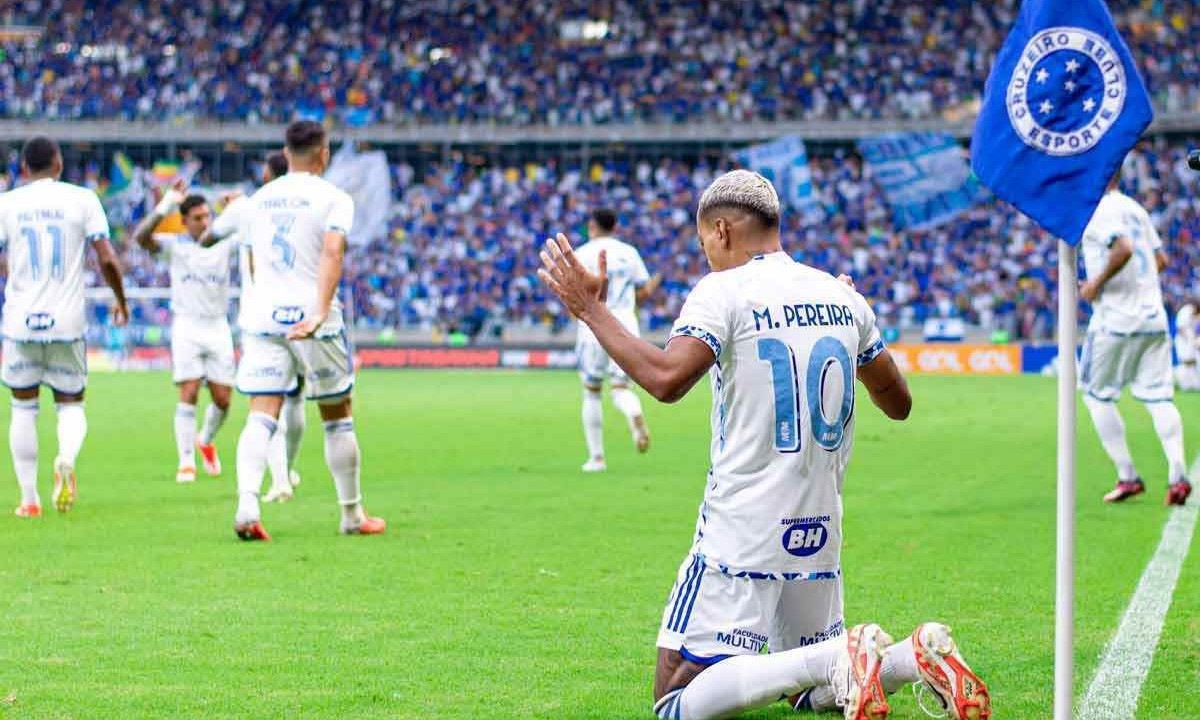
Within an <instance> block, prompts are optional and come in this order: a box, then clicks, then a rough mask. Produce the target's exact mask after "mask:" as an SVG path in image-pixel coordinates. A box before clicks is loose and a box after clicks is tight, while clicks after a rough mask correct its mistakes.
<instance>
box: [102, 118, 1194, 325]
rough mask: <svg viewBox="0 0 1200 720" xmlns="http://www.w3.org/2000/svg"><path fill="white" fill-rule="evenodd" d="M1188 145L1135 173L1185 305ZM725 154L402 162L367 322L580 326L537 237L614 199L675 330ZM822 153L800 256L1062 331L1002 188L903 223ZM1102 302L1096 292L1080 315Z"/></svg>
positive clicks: (1053, 271)
mask: <svg viewBox="0 0 1200 720" xmlns="http://www.w3.org/2000/svg"><path fill="white" fill-rule="evenodd" d="M1186 148H1187V145H1186V144H1184V143H1180V144H1176V143H1167V142H1166V141H1165V140H1162V139H1158V140H1154V141H1146V142H1144V143H1142V145H1141V146H1140V147H1139V149H1138V150H1137V151H1135V152H1134V153H1133V154H1132V155H1131V156H1130V158H1129V160H1128V161H1127V163H1126V170H1125V173H1124V187H1125V189H1126V190H1127V191H1129V192H1131V193H1133V194H1135V195H1136V196H1137V197H1138V198H1139V199H1140V200H1141V201H1142V202H1143V203H1145V204H1146V206H1147V207H1148V209H1149V210H1150V212H1151V214H1152V217H1153V218H1154V220H1155V222H1156V224H1157V225H1158V227H1159V228H1160V232H1161V234H1162V237H1163V240H1164V243H1165V246H1166V249H1167V251H1168V253H1169V254H1170V255H1171V257H1172V262H1171V264H1170V266H1169V267H1168V269H1167V270H1166V272H1165V274H1164V283H1163V285H1164V290H1165V293H1166V300H1167V304H1168V306H1169V307H1170V308H1172V309H1174V308H1177V307H1179V305H1180V304H1181V301H1182V300H1183V299H1184V298H1185V297H1195V296H1197V295H1200V242H1196V241H1197V240H1200V200H1197V199H1196V196H1197V190H1200V188H1198V187H1197V176H1196V174H1195V173H1193V172H1192V171H1190V170H1188V169H1187V167H1186V162H1185V154H1186ZM725 169H727V167H726V166H719V167H718V166H708V165H704V164H700V165H688V164H685V163H682V162H679V161H674V160H664V161H662V162H660V163H658V164H651V163H649V162H645V161H641V162H632V163H621V162H610V163H608V164H607V165H595V166H591V167H588V168H578V167H570V168H568V167H560V166H557V165H556V164H554V163H548V164H540V165H534V164H531V165H526V166H523V167H519V168H518V167H476V166H473V165H470V164H468V163H465V162H454V163H449V164H446V165H442V166H437V167H434V168H432V169H431V170H430V171H429V172H428V173H427V174H426V175H425V176H424V177H423V178H418V177H417V174H416V173H415V172H414V170H413V169H412V168H411V167H408V166H406V165H396V166H394V167H393V176H394V180H395V199H394V204H393V207H392V219H391V222H390V235H389V236H388V237H387V238H383V239H379V240H376V241H375V242H372V243H370V244H367V245H365V246H361V247H357V248H355V249H353V250H352V251H351V252H350V253H349V254H348V256H347V282H346V289H347V291H348V295H347V296H348V297H350V298H352V305H353V307H352V311H353V322H354V324H355V325H357V326H358V327H360V328H363V329H376V330H382V329H386V328H395V327H422V328H427V329H430V330H438V331H441V332H447V331H451V330H458V331H461V332H464V333H466V334H467V335H475V334H477V333H478V332H480V331H482V330H485V329H489V328H503V327H515V326H543V327H549V328H552V329H565V328H567V327H569V325H570V320H569V317H568V316H567V314H566V313H565V311H564V310H563V308H561V307H560V306H559V305H558V303H557V302H556V301H555V300H554V299H553V298H552V297H551V296H550V295H549V293H548V292H546V291H545V289H544V288H543V286H542V285H541V283H540V282H538V280H537V277H536V275H535V273H536V268H537V266H538V262H537V255H536V248H537V247H538V245H539V243H540V241H541V240H543V239H544V238H545V237H547V236H549V235H550V234H552V233H554V232H557V231H566V232H568V233H569V234H571V235H572V236H573V237H574V238H577V239H578V238H581V237H582V236H583V234H584V228H585V226H586V220H587V215H588V212H589V211H590V210H591V209H593V208H595V207H599V206H602V205H607V206H612V207H614V208H615V209H616V210H617V211H618V213H619V216H620V218H621V221H620V226H619V232H618V234H619V235H620V236H621V237H622V238H624V239H626V240H628V241H630V242H633V243H634V244H636V245H637V246H638V247H639V248H640V249H641V251H642V253H643V255H644V257H645V259H646V263H647V265H648V266H649V267H650V269H651V271H652V272H655V271H658V272H662V273H663V276H664V282H663V285H662V288H661V289H660V290H659V291H658V292H656V293H655V294H654V295H653V296H652V297H651V299H650V300H649V301H648V303H647V304H646V306H645V307H644V314H643V318H644V321H645V322H646V323H648V324H649V325H650V326H651V327H653V328H661V327H663V326H664V325H666V324H668V323H670V322H671V321H672V320H673V319H674V318H675V317H676V315H677V313H678V311H679V309H680V307H681V305H682V303H683V300H684V298H685V297H686V294H687V291H688V289H689V288H690V287H691V286H692V285H694V284H695V282H696V281H697V280H698V279H699V278H700V277H701V276H702V275H703V274H704V272H705V264H704V260H703V256H702V254H701V253H700V251H699V248H698V245H697V240H696V235H695V228H694V216H693V212H694V208H695V202H696V198H697V197H698V196H699V192H700V191H701V190H702V189H703V188H704V187H705V186H706V185H707V184H708V183H709V181H710V180H711V178H712V177H713V176H714V174H715V173H717V172H720V171H722V170H725ZM812 169H813V181H814V189H815V192H816V193H817V194H818V196H819V198H820V205H821V206H822V212H821V213H819V216H809V217H805V216H803V215H802V214H800V213H797V212H788V213H786V214H785V217H784V229H783V232H784V241H785V247H787V248H788V250H789V251H790V252H791V253H792V254H793V255H794V256H795V257H796V258H797V259H799V260H802V261H804V262H807V263H809V264H812V265H814V266H816V267H819V268H823V269H826V270H828V271H830V272H833V273H848V274H850V275H852V276H853V277H854V278H855V281H856V283H857V286H858V288H859V289H860V290H861V291H862V292H863V293H864V294H865V295H866V296H867V297H868V298H869V299H870V300H871V302H872V304H873V306H874V307H875V309H876V312H877V313H878V315H879V317H880V320H881V323H882V324H883V325H884V326H885V327H892V328H897V329H904V328H917V327H920V325H921V324H922V322H923V321H924V320H926V319H927V318H946V317H958V318H962V319H964V320H965V321H967V322H968V323H971V324H978V325H980V326H981V327H983V328H985V329H988V330H993V331H1003V332H1005V333H1007V334H1008V335H1009V336H1010V337H1012V338H1014V339H1044V338H1049V337H1051V336H1052V335H1053V332H1054V318H1055V309H1056V305H1055V303H1056V297H1055V292H1054V288H1055V283H1056V282H1057V266H1056V263H1057V259H1056V258H1057V251H1056V245H1055V240H1054V239H1053V238H1051V237H1050V236H1049V235H1048V234H1046V233H1045V232H1043V231H1042V230H1041V229H1039V228H1037V227H1036V226H1034V225H1033V224H1032V223H1031V222H1030V221H1028V220H1027V219H1026V218H1025V217H1024V216H1022V215H1021V214H1020V213H1018V212H1016V211H1015V210H1013V209H1012V208H1010V207H1008V206H1006V205H1003V204H1002V203H1000V202H998V201H996V200H995V199H989V200H985V201H984V202H981V203H980V204H978V205H976V206H975V207H973V208H972V209H970V210H968V211H966V212H965V213H963V214H962V215H960V216H959V217H958V218H956V219H955V220H952V221H950V222H948V223H945V224H943V225H941V226H939V227H937V228H934V229H931V230H925V231H911V230H899V229H896V228H895V227H893V224H892V222H891V217H890V215H889V212H888V208H887V204H886V202H885V201H884V199H883V197H882V194H881V193H880V191H879V190H878V188H877V187H876V186H875V185H874V184H873V183H872V182H871V181H870V179H869V178H868V177H865V176H864V172H863V168H862V166H861V165H860V162H859V160H858V158H857V156H855V155H853V154H851V153H844V154H837V155H834V156H829V157H823V158H815V159H814V160H813V161H812ZM125 260H126V263H127V265H128V267H129V268H130V273H131V278H132V283H131V284H133V285H135V286H140V287H156V286H157V287H165V286H166V285H167V280H168V278H167V272H166V267H165V265H164V264H162V263H158V262H156V261H154V260H153V259H152V258H150V257H149V256H147V255H146V254H145V253H143V252H142V251H140V250H137V249H133V248H129V247H126V248H125ZM1086 312H1087V308H1086V307H1084V306H1081V309H1080V319H1081V320H1083V319H1084V318H1085V317H1086ZM167 317H168V316H167V310H166V307H165V302H159V303H143V304H140V305H138V306H137V307H136V308H135V324H137V323H138V322H141V323H146V324H159V323H165V322H166V319H167Z"/></svg>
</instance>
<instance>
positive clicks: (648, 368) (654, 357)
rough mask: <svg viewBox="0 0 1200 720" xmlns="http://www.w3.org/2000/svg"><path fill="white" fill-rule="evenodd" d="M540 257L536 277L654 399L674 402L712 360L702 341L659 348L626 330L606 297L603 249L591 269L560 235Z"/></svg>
mask: <svg viewBox="0 0 1200 720" xmlns="http://www.w3.org/2000/svg"><path fill="white" fill-rule="evenodd" d="M541 259H542V268H541V269H540V270H538V276H539V277H541V279H542V281H543V282H545V283H546V285H548V286H549V287H550V289H551V290H552V291H553V292H554V294H555V295H557V296H558V298H559V299H560V300H562V302H563V304H564V305H566V306H567V309H568V310H570V311H571V314H572V315H574V316H575V317H577V318H579V320H580V322H582V323H584V324H585V325H587V326H588V328H590V329H591V331H592V333H593V334H594V335H595V336H596V340H597V341H598V342H599V343H600V345H601V346H602V347H603V348H604V350H605V352H607V353H608V355H609V357H611V358H612V359H613V360H614V361H616V363H617V365H619V366H621V369H623V370H624V371H625V372H626V373H628V374H629V377H631V378H633V380H634V382H636V383H637V384H638V385H640V386H642V388H644V389H645V390H646V392H648V393H650V394H651V395H653V396H654V398H655V399H657V400H659V401H661V402H666V403H672V402H676V401H677V400H679V399H680V398H682V397H683V396H684V395H686V394H687V392H688V390H691V389H692V386H694V385H695V384H696V383H697V382H698V381H699V380H700V378H702V377H704V374H705V373H707V372H708V369H709V368H710V367H712V364H713V363H714V362H716V357H715V356H714V355H713V351H712V349H711V348H710V347H709V346H708V344H706V343H705V342H703V341H702V340H698V339H696V338H692V337H686V336H680V337H676V338H673V339H672V340H671V341H670V342H669V343H667V347H666V349H662V348H659V347H657V346H655V345H653V344H651V343H649V342H647V341H646V340H643V339H641V338H639V337H637V336H635V335H634V334H633V333H631V332H629V331H628V330H626V329H625V326H624V325H622V324H621V322H620V321H619V320H617V318H616V317H615V316H613V314H612V312H611V311H609V309H608V306H607V305H606V304H605V302H604V299H605V294H606V291H607V289H608V287H607V286H608V278H607V272H608V260H607V258H606V257H605V254H604V253H603V252H601V253H600V258H599V272H598V273H590V272H588V270H587V268H585V267H584V266H583V264H582V263H580V262H579V259H578V258H577V257H576V256H575V252H574V250H572V248H571V243H570V241H568V240H567V238H566V236H565V235H562V234H559V235H558V237H557V238H556V239H553V240H547V241H546V248H545V249H544V250H543V251H542V253H541Z"/></svg>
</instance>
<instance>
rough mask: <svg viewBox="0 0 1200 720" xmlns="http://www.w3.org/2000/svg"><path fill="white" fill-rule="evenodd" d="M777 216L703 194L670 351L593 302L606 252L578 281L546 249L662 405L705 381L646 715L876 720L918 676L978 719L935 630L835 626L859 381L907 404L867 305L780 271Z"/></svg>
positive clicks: (550, 275)
mask: <svg viewBox="0 0 1200 720" xmlns="http://www.w3.org/2000/svg"><path fill="white" fill-rule="evenodd" d="M779 222H780V206H779V198H778V196H777V195H776V193H775V190H774V188H773V187H772V186H771V184H770V182H768V181H767V180H766V179H765V178H763V177H762V176H760V175H758V174H756V173H751V172H748V171H745V170H737V171H733V172H731V173H727V174H725V175H723V176H721V177H719V178H717V179H716V180H715V181H714V182H713V183H712V185H711V186H710V187H709V188H708V189H707V190H706V191H705V192H704V194H703V196H702V197H701V199H700V204H699V209H698V210H697V226H698V231H699V236H700V243H701V248H702V250H703V252H704V254H705V257H706V258H707V260H708V263H709V266H710V267H711V269H712V272H711V273H710V274H709V275H707V276H706V277H704V278H703V279H701V280H700V282H699V283H698V284H697V285H696V287H695V288H694V289H693V290H692V292H691V294H690V295H689V297H688V299H687V301H686V303H685V304H684V307H683V309H682V311H681V313H680V316H679V318H678V320H677V321H676V323H675V325H674V328H673V330H672V333H671V339H670V340H669V341H668V343H667V346H666V348H665V349H660V348H658V347H656V346H654V345H652V344H650V343H648V342H646V341H644V340H641V339H639V338H638V337H636V336H635V335H633V333H631V332H629V330H628V329H627V328H626V327H625V326H624V324H622V323H621V321H620V320H619V319H617V318H616V317H615V316H614V315H613V313H612V312H611V311H610V310H609V309H608V308H607V307H606V305H605V302H604V299H603V298H604V292H605V287H604V286H605V284H606V279H605V270H606V268H605V265H606V258H604V257H603V256H601V259H600V262H599V272H598V273H591V272H589V271H588V270H587V269H586V268H585V267H584V266H583V265H582V263H580V261H579V260H578V258H577V257H576V256H575V255H574V253H573V251H572V249H571V247H570V243H569V241H568V240H567V238H566V237H565V236H563V235H559V236H558V238H557V239H555V240H550V241H547V244H546V249H545V250H544V251H543V252H542V263H543V268H542V269H541V270H540V271H539V275H540V276H541V277H542V279H543V281H544V282H546V283H547V284H548V285H549V286H550V287H551V289H552V290H553V291H554V292H555V294H556V295H558V297H559V298H560V299H561V300H562V301H563V303H564V304H565V305H566V306H567V307H568V308H569V309H570V311H571V312H572V313H573V314H574V315H575V316H576V317H578V318H579V319H580V320H581V321H582V322H584V323H586V324H587V325H588V327H590V328H591V330H592V332H593V333H594V334H595V336H596V338H597V340H598V341H599V342H600V343H601V345H603V347H604V349H605V351H607V352H608V354H609V355H610V356H611V357H612V358H613V360H615V361H616V362H617V364H618V365H620V366H621V367H622V368H623V369H624V370H625V371H626V372H627V373H628V374H629V376H630V377H631V378H632V379H633V380H634V381H635V382H637V383H638V384H639V385H641V386H642V387H643V388H644V389H646V391H647V392H649V393H650V394H651V395H653V396H654V397H655V398H657V399H659V400H661V401H664V402H674V401H676V400H679V399H680V398H682V397H683V396H684V395H685V394H686V393H687V392H688V390H690V389H691V387H692V386H693V385H695V383H696V382H698V381H699V380H700V378H701V377H703V376H704V375H705V374H706V373H707V374H709V375H710V377H711V382H712V392H713V409H712V440H711V445H710V454H711V462H712V465H711V470H710V472H709V475H708V479H707V481H706V488H705V492H704V502H703V504H702V505H701V507H700V513H699V515H700V516H699V519H698V522H697V528H696V533H695V537H694V542H693V546H692V549H691V550H690V552H689V553H688V555H687V557H686V558H685V560H684V562H683V564H682V565H681V567H680V569H679V574H678V578H677V581H676V583H675V586H674V589H673V590H672V592H671V595H670V597H669V599H668V602H667V606H666V608H665V610H664V612H663V616H662V625H661V629H660V631H659V635H658V663H657V668H656V670H655V679H654V700H655V705H654V711H655V714H656V715H657V716H658V717H661V718H680V719H681V720H701V719H707V718H725V717H731V716H733V715H736V714H738V713H740V712H742V711H744V710H750V709H752V708H757V707H762V706H765V705H769V704H771V703H774V702H776V701H778V700H780V699H782V698H784V697H789V698H790V701H791V702H792V704H793V707H797V708H798V709H800V708H805V709H808V708H811V709H817V710H828V709H832V708H834V707H841V708H842V710H843V713H844V716H845V717H846V718H852V719H854V720H866V719H871V720H880V719H882V718H886V717H887V714H888V712H889V706H888V703H887V699H886V692H888V691H894V690H896V689H898V688H899V687H901V686H902V685H904V684H906V683H910V682H918V681H923V682H924V683H925V684H926V685H927V686H928V687H929V688H930V689H931V690H933V691H934V692H935V693H936V694H937V696H938V698H939V699H940V700H941V701H942V702H943V705H944V709H945V710H946V711H947V712H948V713H949V714H950V715H951V716H952V717H955V718H959V719H961V718H980V719H986V718H987V717H989V715H990V713H991V709H990V700H989V697H988V694H987V690H986V688H985V686H984V685H983V683H982V682H981V681H980V680H979V678H978V677H977V676H976V675H975V674H974V673H973V672H971V670H970V669H969V668H968V667H967V665H966V663H965V662H964V661H963V659H962V656H961V655H959V654H958V652H957V650H956V648H955V644H954V641H953V639H952V638H951V636H950V633H949V629H948V628H947V627H946V626H944V625H941V624H939V623H925V624H922V625H921V626H919V627H918V628H917V629H916V630H915V631H914V632H913V633H912V635H911V637H909V638H907V639H905V640H903V641H901V642H900V643H896V644H893V643H892V641H891V638H890V637H889V636H888V635H887V634H886V633H885V632H884V631H883V630H882V629H880V627H879V626H878V625H875V624H866V625H857V626H855V627H853V628H851V629H850V630H849V631H846V630H845V629H844V626H843V619H842V581H841V566H840V553H841V541H842V538H841V532H842V530H841V512H842V498H841V490H842V482H843V478H844V475H845V469H846V464H847V462H848V461H849V459H850V451H851V448H852V445H853V439H854V409H855V389H854V378H855V375H857V377H858V379H859V380H860V381H861V382H862V383H863V384H864V386H865V387H866V388H867V390H868V392H869V394H870V396H871V399H872V400H873V401H874V402H875V404H876V405H877V406H878V407H880V408H881V409H882V410H883V411H884V412H885V414H887V415H888V416H889V417H891V418H893V419H897V420H903V419H905V418H906V417H907V416H908V414H909V410H910V408H911V403H912V400H911V396H910V395H909V392H908V386H907V384H906V383H905V380H904V377H903V376H902V375H901V374H900V371H899V370H898V369H897V367H896V365H895V363H894V362H893V360H892V357H891V355H890V354H889V353H888V351H887V349H886V348H885V347H884V345H883V342H882V340H881V339H880V333H879V331H878V329H877V328H876V326H875V316H874V313H873V312H872V311H871V309H870V307H869V306H868V305H867V302H866V300H865V299H863V297H862V296H861V295H859V294H858V293H857V292H855V291H854V290H853V289H852V288H851V287H850V286H849V285H847V284H845V283H843V282H841V281H839V280H837V279H835V278H834V277H832V276H830V275H828V274H826V273H824V272H821V271H818V270H815V269H813V268H810V267H808V266H805V265H801V264H799V263H797V262H795V261H793V260H792V259H791V258H790V257H789V256H788V255H787V254H786V253H785V252H783V249H782V246H781V243H780V234H779ZM764 649H766V650H768V651H769V652H768V653H765V654H764V653H763V652H762V651H763V650H764ZM885 650H886V653H885Z"/></svg>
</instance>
